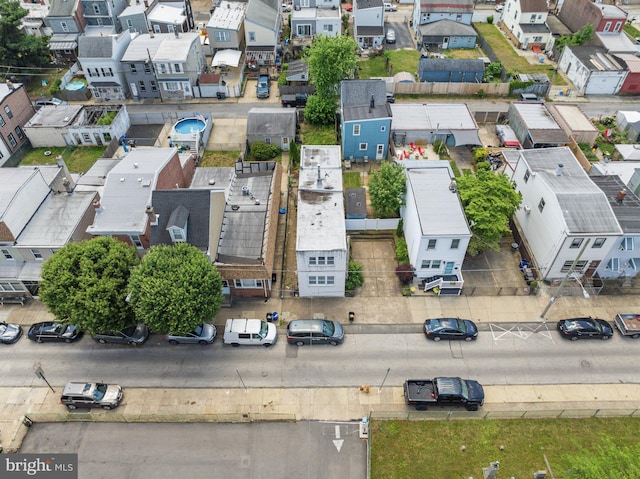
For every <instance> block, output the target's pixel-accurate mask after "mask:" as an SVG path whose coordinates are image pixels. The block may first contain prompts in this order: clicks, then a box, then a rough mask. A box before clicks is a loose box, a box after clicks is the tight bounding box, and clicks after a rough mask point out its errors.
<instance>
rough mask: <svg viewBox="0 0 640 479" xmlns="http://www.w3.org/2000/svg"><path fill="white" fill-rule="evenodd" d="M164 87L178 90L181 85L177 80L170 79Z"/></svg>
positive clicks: (167, 89) (169, 89)
mask: <svg viewBox="0 0 640 479" xmlns="http://www.w3.org/2000/svg"><path fill="white" fill-rule="evenodd" d="M164 89H165V90H166V91H174V92H175V91H178V90H179V89H180V85H179V84H178V82H175V81H168V82H165V84H164Z"/></svg>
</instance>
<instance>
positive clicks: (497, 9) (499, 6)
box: [496, 4, 504, 12]
mask: <svg viewBox="0 0 640 479" xmlns="http://www.w3.org/2000/svg"><path fill="white" fill-rule="evenodd" d="M502 10H504V5H503V4H500V5H496V12H501V11H502Z"/></svg>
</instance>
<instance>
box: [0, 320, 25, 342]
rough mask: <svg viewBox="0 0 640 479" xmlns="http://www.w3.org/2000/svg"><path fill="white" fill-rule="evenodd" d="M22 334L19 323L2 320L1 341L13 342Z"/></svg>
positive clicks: (0, 327)
mask: <svg viewBox="0 0 640 479" xmlns="http://www.w3.org/2000/svg"><path fill="white" fill-rule="evenodd" d="M20 336H22V328H21V327H20V325H19V324H12V323H5V322H4V321H3V322H0V343H2V344H13V343H15V342H16V341H17V340H18V339H20Z"/></svg>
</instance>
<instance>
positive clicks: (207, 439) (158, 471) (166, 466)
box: [20, 422, 367, 479]
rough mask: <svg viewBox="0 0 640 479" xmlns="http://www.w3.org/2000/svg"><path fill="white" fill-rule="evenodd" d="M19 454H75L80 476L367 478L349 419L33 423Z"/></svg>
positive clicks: (363, 452)
mask: <svg viewBox="0 0 640 479" xmlns="http://www.w3.org/2000/svg"><path fill="white" fill-rule="evenodd" d="M20 452H21V453H44V452H50V453H58V454H61V453H77V454H78V477H79V478H80V479H84V478H91V479H103V478H104V479H112V478H153V477H158V478H170V477H173V478H188V479H200V478H202V479H204V478H207V479H209V478H222V477H223V478H225V479H249V478H260V479H269V478H283V477H290V478H297V479H298V478H299V479H325V478H326V479H334V478H338V477H348V478H353V479H364V478H366V476H367V474H366V470H367V467H366V464H367V452H366V443H365V441H363V440H361V439H360V438H359V436H358V424H357V423H356V424H354V423H324V422H298V423H255V424H123V423H50V424H34V425H33V426H32V427H31V429H30V430H29V434H28V435H27V437H26V438H25V440H24V442H23V444H22V448H21V450H20Z"/></svg>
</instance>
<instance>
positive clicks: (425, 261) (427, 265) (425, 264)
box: [420, 259, 431, 269]
mask: <svg viewBox="0 0 640 479" xmlns="http://www.w3.org/2000/svg"><path fill="white" fill-rule="evenodd" d="M430 267H431V260H429V259H423V260H422V265H421V266H420V269H429V268H430Z"/></svg>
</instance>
